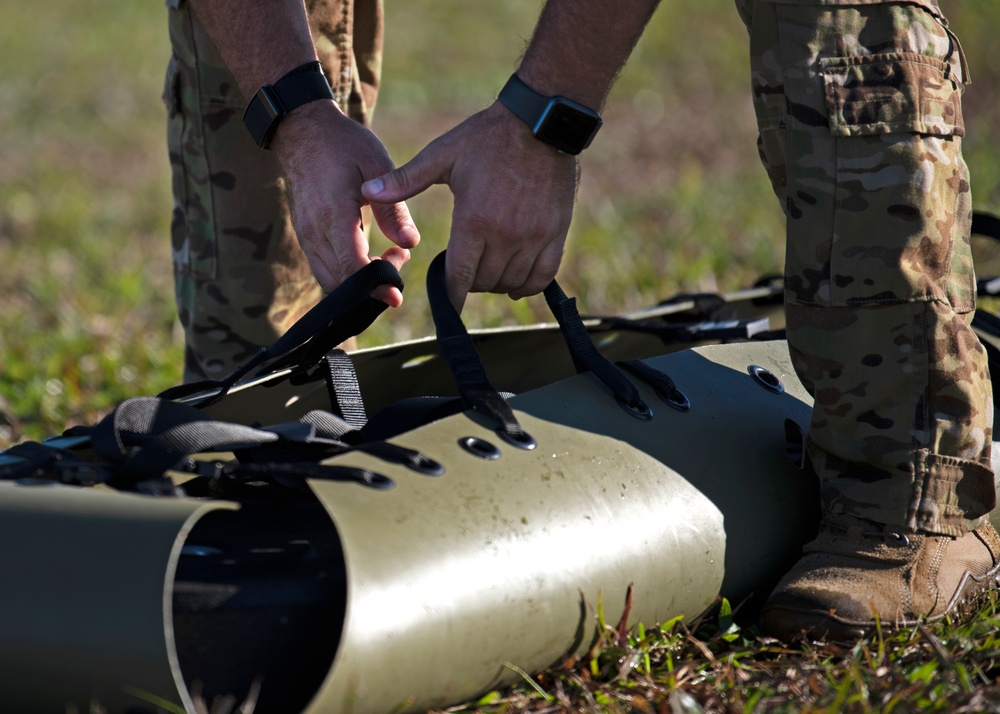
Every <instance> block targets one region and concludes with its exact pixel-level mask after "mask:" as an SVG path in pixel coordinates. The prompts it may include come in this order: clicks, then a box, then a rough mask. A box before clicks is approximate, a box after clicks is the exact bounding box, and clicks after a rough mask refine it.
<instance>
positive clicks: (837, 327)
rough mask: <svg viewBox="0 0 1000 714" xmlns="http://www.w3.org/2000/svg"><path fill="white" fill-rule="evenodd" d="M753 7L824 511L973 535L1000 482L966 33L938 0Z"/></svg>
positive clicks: (759, 107)
mask: <svg viewBox="0 0 1000 714" xmlns="http://www.w3.org/2000/svg"><path fill="white" fill-rule="evenodd" d="M736 3H737V7H738V9H739V11H740V14H741V16H742V18H743V20H744V21H745V22H746V24H747V27H748V29H749V31H750V45H751V52H750V54H751V73H752V87H753V97H754V107H755V111H756V114H757V120H758V126H759V129H760V140H759V146H760V153H761V157H762V159H763V161H764V164H765V166H766V168H767V171H768V174H769V176H770V178H771V182H772V184H773V186H774V189H775V192H776V193H777V194H778V198H779V200H780V201H781V202H782V205H783V206H784V210H785V213H786V218H787V257H786V266H785V277H786V289H785V299H786V311H787V324H788V341H789V348H790V351H791V355H792V360H793V362H794V364H795V368H796V371H797V373H798V375H799V377H800V378H801V379H802V381H803V383H804V384H805V385H806V386H807V387H808V388H809V390H810V392H811V394H812V395H813V396H814V398H815V408H814V412H813V419H812V424H811V428H810V434H809V451H810V456H811V460H812V463H813V465H814V466H815V468H816V471H817V473H818V474H819V476H820V479H821V483H822V492H823V500H824V508H825V510H827V511H828V512H834V513H837V512H849V513H852V514H854V515H857V516H861V517H864V518H869V519H871V520H874V521H878V522H881V523H887V524H894V525H901V526H906V527H911V528H919V529H921V530H925V531H930V532H936V533H942V534H950V535H956V534H960V533H963V532H965V531H966V530H967V529H968V528H970V527H973V526H975V525H978V524H979V523H981V522H983V520H985V518H986V514H988V512H989V511H990V510H991V509H992V508H993V506H994V504H995V494H994V481H993V473H992V471H991V469H990V448H991V442H992V413H993V404H992V391H991V385H990V378H989V373H988V369H987V361H986V355H985V352H984V350H983V348H982V346H981V345H980V343H979V341H978V339H977V338H976V335H975V334H974V333H973V332H972V330H971V329H970V327H969V323H970V320H971V318H972V312H973V310H974V307H975V276H974V273H973V265H972V256H971V252H970V244H969V231H970V221H971V213H972V205H971V197H970V189H969V176H968V171H967V168H966V165H965V162H964V160H963V158H962V150H961V146H962V144H961V142H962V135H963V134H964V127H963V122H962V113H961V103H960V94H961V92H962V91H963V86H964V85H963V83H964V82H965V81H966V79H967V78H966V77H965V76H964V73H965V71H966V69H965V62H964V57H963V56H962V52H961V49H960V46H959V44H958V42H957V40H956V38H955V37H954V35H953V34H952V33H951V32H950V31H949V30H948V29H947V24H946V21H945V19H944V18H943V17H942V15H941V13H940V10H939V9H938V7H937V4H936V1H935V0H919V1H911V2H878V1H877V0H875V1H874V2H873V1H872V0H868V2H865V3H861V2H858V1H856V2H853V3H852V2H838V1H837V0H833V1H831V0H825V1H821V0H736Z"/></svg>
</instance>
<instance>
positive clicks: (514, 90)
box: [497, 74, 604, 154]
mask: <svg viewBox="0 0 1000 714" xmlns="http://www.w3.org/2000/svg"><path fill="white" fill-rule="evenodd" d="M497 99H498V100H499V101H500V103H501V104H503V105H504V106H505V107H507V108H508V109H510V110H511V111H512V112H513V113H514V115H515V116H516V117H518V118H519V119H521V120H522V121H523V122H524V123H525V124H527V125H528V126H529V127H531V133H532V135H533V136H534V137H535V138H536V139H538V140H539V141H544V142H545V143H546V144H550V145H551V146H554V147H556V148H557V149H558V150H559V151H561V152H563V153H564V154H579V153H580V152H581V151H583V150H584V149H586V148H587V147H588V146H590V142H591V141H593V140H594V135H595V134H597V130H598V129H600V128H601V124H603V123H604V120H603V119H601V115H600V114H598V113H597V112H595V111H594V110H593V109H589V108H587V107H585V106H583V105H582V104H577V103H576V102H574V101H572V100H569V99H566V98H565V97H559V96H555V97H546V96H545V95H544V94H539V93H538V92H536V91H535V90H534V89H532V88H531V87H529V86H528V85H527V84H525V83H524V82H522V81H521V78H520V77H518V76H517V75H516V74H512V75H511V76H510V79H508V80H507V84H505V85H504V87H503V89H501V90H500V96H499V97H497Z"/></svg>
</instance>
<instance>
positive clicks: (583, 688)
mask: <svg viewBox="0 0 1000 714" xmlns="http://www.w3.org/2000/svg"><path fill="white" fill-rule="evenodd" d="M601 624H602V625H603V637H602V638H601V639H600V641H599V642H598V643H596V644H595V646H594V648H593V649H592V650H591V651H590V652H589V653H588V654H587V656H585V657H582V658H580V659H579V660H576V661H568V662H565V663H563V664H562V665H561V666H559V667H556V668H553V669H552V670H549V671H547V672H544V673H542V674H540V675H537V676H536V677H530V678H529V677H527V675H524V680H525V681H524V683H523V684H521V685H520V686H518V687H516V688H513V689H509V690H505V691H493V692H489V693H488V694H486V695H485V696H483V697H482V698H481V699H480V700H479V701H477V702H471V703H469V704H466V705H460V706H456V707H452V708H449V709H445V710H437V711H436V712H435V713H434V714H443V712H470V713H471V712H476V713H478V714H507V713H508V712H537V713H541V712H601V713H606V714H637V713H639V712H643V713H645V712H650V713H652V712H670V713H671V714H697V713H699V712H733V713H735V712H794V713H796V714H799V713H803V712H807V713H811V714H818V713H820V712H829V713H834V712H859V713H860V712H883V713H885V714H888V713H889V712H913V711H921V712H949V713H958V712H986V711H998V710H1000V684H998V675H1000V635H998V634H997V633H998V626H1000V619H998V613H997V603H996V602H995V601H990V602H989V603H987V604H986V605H985V606H984V607H983V609H982V611H981V612H980V613H979V616H978V617H976V618H975V619H974V620H973V621H971V622H970V623H968V624H965V625H962V626H958V627H956V626H952V625H949V624H945V623H939V624H934V625H919V626H916V627H912V628H905V629H902V630H899V631H896V632H888V631H882V630H879V632H878V633H877V634H876V635H875V636H873V637H871V638H870V639H868V640H862V641H859V642H857V643H855V644H853V645H844V644H839V645H838V644H831V643H825V642H809V643H805V644H801V645H795V646H788V645H785V644H782V643H781V642H779V641H777V640H774V639H771V638H767V637H762V636H761V635H760V634H759V633H757V632H756V631H755V630H754V629H753V628H752V627H747V628H744V627H741V626H740V625H739V624H738V623H737V622H735V621H734V618H733V613H732V609H731V608H730V606H729V603H728V602H726V601H725V600H722V601H721V602H720V603H719V604H718V605H717V606H716V607H715V608H714V610H713V611H712V612H711V613H710V614H709V615H706V616H704V617H702V618H700V619H699V620H697V621H695V622H690V623H685V622H684V621H683V620H679V619H678V620H674V621H671V622H668V623H664V624H662V625H660V626H659V627H656V628H652V629H650V630H648V631H647V630H646V628H644V627H643V626H642V625H641V624H640V625H636V626H634V627H631V628H626V627H623V626H622V624H623V623H617V625H615V626H612V625H610V624H608V623H603V622H602V623H601Z"/></svg>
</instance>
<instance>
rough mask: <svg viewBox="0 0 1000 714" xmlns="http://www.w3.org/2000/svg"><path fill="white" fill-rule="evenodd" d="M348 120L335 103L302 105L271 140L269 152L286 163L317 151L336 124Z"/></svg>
mask: <svg viewBox="0 0 1000 714" xmlns="http://www.w3.org/2000/svg"><path fill="white" fill-rule="evenodd" d="M340 119H345V120H347V121H353V120H351V119H349V118H348V117H347V116H346V115H345V114H344V113H343V112H342V111H341V110H340V105H338V104H337V103H336V102H335V101H333V100H332V99H331V100H323V101H315V102H309V103H308V104H303V105H302V106H300V107H297V108H296V109H293V110H292V111H290V112H289V113H288V114H287V115H286V116H285V118H284V119H282V121H281V124H279V125H278V127H277V129H276V130H275V132H274V135H273V136H272V137H271V144H270V149H271V150H272V151H273V152H274V153H275V154H277V156H278V159H279V160H280V161H282V163H285V162H286V160H287V159H289V158H291V157H296V156H299V157H301V156H302V155H303V154H310V153H313V152H315V150H316V147H317V146H319V145H320V142H322V141H323V139H324V137H325V136H326V135H327V134H329V132H330V129H331V126H332V124H333V123H334V122H336V121H338V120H340Z"/></svg>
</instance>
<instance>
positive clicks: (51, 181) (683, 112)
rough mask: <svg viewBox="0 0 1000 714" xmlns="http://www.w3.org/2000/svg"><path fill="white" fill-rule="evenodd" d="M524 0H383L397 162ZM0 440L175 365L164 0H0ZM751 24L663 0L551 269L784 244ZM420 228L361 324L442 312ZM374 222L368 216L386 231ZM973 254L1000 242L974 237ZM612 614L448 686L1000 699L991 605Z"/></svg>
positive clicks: (995, 254) (683, 696)
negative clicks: (835, 629) (802, 632)
mask: <svg viewBox="0 0 1000 714" xmlns="http://www.w3.org/2000/svg"><path fill="white" fill-rule="evenodd" d="M952 5H953V7H949V8H948V11H949V12H950V13H951V19H952V24H953V26H954V27H955V29H956V30H957V31H958V33H959V34H960V35H961V36H962V37H963V41H964V43H965V49H966V52H967V54H968V56H969V60H970V65H971V70H972V76H973V80H974V81H973V85H972V86H971V88H970V90H969V92H968V94H967V96H966V119H967V123H968V127H969V132H968V137H967V140H966V154H967V159H968V161H969V163H970V167H971V170H972V174H973V181H974V192H975V196H976V202H977V205H978V206H979V207H980V208H983V209H989V210H994V211H1000V122H998V121H997V110H998V107H1000V65H997V63H996V62H995V61H994V60H995V58H996V57H997V56H998V54H1000V52H998V50H1000V47H998V45H1000V36H998V35H997V32H996V28H997V27H998V26H1000V3H997V2H996V1H995V0H966V2H963V3H953V4H952ZM538 6H539V3H538V2H537V0H494V1H493V2H491V3H490V4H489V13H490V20H491V21H485V13H486V10H484V6H482V5H480V4H476V3H463V2H459V0H438V1H437V2H417V1H415V0H411V1H410V2H405V3H403V2H389V3H387V17H388V27H387V42H388V53H387V55H386V61H385V75H386V84H385V87H384V91H383V93H382V95H381V97H380V100H379V107H378V111H377V113H376V119H375V129H376V131H377V133H379V135H380V136H381V137H382V138H383V140H384V141H385V143H386V145H387V146H388V148H389V150H390V153H391V155H392V156H393V157H394V158H395V159H396V161H397V162H400V163H401V162H403V161H405V160H407V159H408V158H409V157H410V156H412V155H413V154H414V153H415V152H416V151H418V150H419V149H420V148H421V147H422V146H423V144H424V143H426V142H427V141H428V140H429V139H431V138H432V137H433V136H436V135H437V134H439V133H441V132H442V131H444V130H446V129H447V128H449V127H450V126H452V125H453V124H454V123H455V122H457V121H459V120H461V119H462V118H463V117H464V116H467V115H468V114H471V113H473V112H474V111H476V110H478V109H479V108H481V107H482V106H484V105H485V104H486V103H488V102H489V101H490V99H491V98H492V96H494V94H495V92H496V90H497V89H498V88H499V86H500V85H501V84H502V83H503V81H504V80H505V79H506V77H507V75H508V74H509V72H510V71H511V69H512V67H513V66H514V65H515V63H516V59H517V56H518V55H519V53H520V51H521V49H522V47H523V43H524V41H525V39H526V38H527V37H528V36H529V34H530V32H531V28H532V25H533V22H534V17H535V15H536V13H537V8H538ZM0 17H3V18H4V21H3V22H2V23H0V68H2V71H0V99H2V101H0V135H2V136H3V139H4V141H3V148H2V149H0V159H2V160H0V266H2V272H0V305H2V309H0V448H5V447H6V446H9V445H10V444H12V443H16V442H18V441H21V440H23V439H39V438H43V437H45V436H48V435H51V434H54V433H58V432H60V431H62V430H63V428H65V427H66V426H68V425H71V424H73V423H81V422H82V423H91V422H93V421H95V420H96V419H97V418H99V417H100V416H101V415H102V414H103V413H105V412H106V411H107V410H108V409H109V408H110V407H111V406H113V405H114V404H116V403H118V402H119V401H121V400H122V399H124V398H126V397H130V396H136V395H140V394H153V393H156V392H158V391H160V390H162V389H163V388H166V387H168V386H171V385H173V384H175V383H176V382H177V381H178V380H179V379H180V373H181V353H182V338H181V335H180V333H179V330H178V329H177V326H176V319H175V314H174V306H173V295H172V290H173V288H172V282H171V278H170V272H171V268H170V258H169V247H168V246H169V243H168V235H169V214H170V203H171V199H170V195H169V175H168V165H167V159H166V151H165V148H164V110H163V107H162V104H161V102H160V99H159V96H160V87H161V83H162V76H163V71H164V69H165V65H166V60H167V57H168V52H169V48H168V43H167V39H166V32H165V10H164V8H163V3H145V2H143V3H137V2H133V3H121V2H118V3H104V2H98V1H97V0H53V1H52V2H49V3H42V4H40V5H37V6H36V5H26V4H24V3H18V2H14V0H0ZM745 54H746V39H745V31H744V29H743V28H742V26H741V25H740V23H739V21H738V19H737V17H736V14H735V12H734V10H733V7H732V2H731V0H673V2H670V3H664V5H663V7H661V9H660V10H659V11H658V14H657V16H656V17H655V18H654V20H653V23H652V24H651V26H650V28H649V30H648V31H647V33H646V35H645V36H644V38H643V39H642V41H641V42H640V44H639V46H638V47H637V49H636V52H635V55H634V56H633V58H632V61H631V62H630V64H629V66H628V67H627V69H626V71H625V72H624V73H623V74H622V77H621V78H620V81H619V82H618V84H617V86H616V88H615V90H614V92H613V94H612V97H611V100H610V103H609V107H608V110H607V111H606V126H605V128H604V129H603V130H602V133H601V135H600V137H599V139H598V141H597V142H596V143H595V145H594V146H593V147H592V149H590V150H588V152H587V154H586V155H585V157H584V159H583V178H582V182H581V186H580V193H579V203H578V207H577V211H576V215H575V218H574V223H573V226H572V228H571V234H570V241H569V247H568V252H567V255H566V259H565V262H564V265H563V268H562V270H561V272H560V276H559V277H560V282H561V283H562V284H563V287H564V288H565V289H566V290H567V292H569V293H570V294H574V295H577V296H578V297H579V300H580V303H581V309H582V310H584V311H585V312H590V313H600V312H615V311H624V310H629V309H633V308H637V307H642V306H646V305H650V304H652V303H655V302H657V301H659V300H660V299H662V298H664V297H668V296H670V295H672V294H673V293H675V292H677V291H679V290H687V291H691V290H728V289H734V288H738V287H743V286H746V285H748V284H750V283H752V282H753V281H754V280H755V279H756V278H757V277H759V276H760V275H762V274H764V273H770V272H775V271H777V270H779V269H780V266H781V264H782V258H783V248H782V241H783V238H782V236H783V230H782V221H781V217H780V214H779V212H778V208H777V206H776V205H775V201H774V198H773V195H772V193H771V190H770V187H769V186H768V184H767V180H766V178H765V176H764V174H763V171H762V170H761V168H760V166H759V162H758V158H757V155H756V149H755V146H754V137H755V129H754V125H753V119H752V114H751V111H750V105H749V98H748V96H747V95H748V92H747V84H748V80H747V76H746V70H745V68H744V66H743V65H744V58H745ZM410 205H411V209H412V211H413V213H414V216H415V218H416V220H417V221H418V223H419V225H420V226H421V229H422V232H423V235H424V247H423V248H422V249H421V250H419V251H417V252H416V253H415V255H414V259H413V261H412V262H411V264H410V265H409V266H408V267H407V269H406V276H407V278H408V288H407V304H406V306H405V307H404V308H403V309H402V310H399V311H395V312H394V313H392V314H388V315H386V316H384V317H383V318H382V319H380V321H379V323H378V324H377V325H376V326H375V327H374V328H373V329H372V330H371V331H370V332H369V333H366V334H365V335H363V336H362V344H363V345H371V344H381V343H387V342H393V341H398V340H402V339H407V338H410V337H418V336H423V335H426V334H430V333H431V332H432V328H431V323H430V317H429V310H428V309H427V306H426V298H425V296H424V295H423V287H422V278H423V274H424V269H425V268H426V265H427V264H428V263H429V261H430V259H431V258H432V257H433V255H434V254H435V253H436V252H437V251H438V250H440V249H441V248H443V247H444V245H445V242H446V237H447V235H448V230H449V224H450V220H449V215H450V205H451V204H450V196H449V195H448V193H447V191H446V190H445V189H442V188H433V189H431V190H430V191H428V192H427V193H426V194H425V195H423V196H420V197H418V198H416V199H414V200H413V201H411V202H410ZM376 242H377V240H376ZM975 248H976V253H977V259H978V261H979V271H980V273H981V274H983V275H997V274H1000V250H997V247H996V246H994V245H991V244H988V243H984V242H977V243H976V246H975ZM542 306H543V302H542V301H540V300H526V301H520V302H518V303H511V302H510V301H508V300H506V299H505V298H501V297H496V296H474V297H473V298H472V299H471V300H470V302H469V305H468V307H467V310H466V313H465V314H466V316H467V322H468V324H469V325H470V326H492V325H498V324H504V323H509V322H531V321H535V320H538V319H541V318H543V317H544V316H545V315H544V313H543V307H542ZM647 624H649V625H650V626H649V629H648V631H644V630H639V629H627V628H618V629H620V630H621V631H622V632H627V634H626V635H624V636H622V634H621V633H620V632H618V631H616V630H614V629H607V630H606V635H607V636H606V637H605V638H604V639H603V640H602V642H601V643H600V646H599V647H598V648H597V650H595V652H594V653H593V654H592V656H591V657H589V658H585V659H582V660H580V661H578V662H574V663H567V664H566V665H565V666H564V667H562V668H557V669H554V670H552V671H550V672H546V673H544V674H542V675H540V676H538V677H531V678H530V681H526V682H525V683H524V685H523V686H521V687H518V688H515V689H513V690H506V691H503V692H497V693H493V694H491V695H489V698H490V699H491V701H489V702H483V703H471V704H469V705H466V706H463V707H461V708H460V710H462V711H477V710H478V711H482V712H510V711H565V710H587V711H609V712H632V711H636V712H646V711H670V712H696V711H700V710H701V709H704V710H706V711H763V710H772V709H774V710H783V709H784V710H789V711H791V710H795V711H840V710H848V711H912V710H915V709H919V710H932V711H933V710H942V711H954V712H958V711H981V710H988V709H1000V695H998V693H997V688H996V681H995V679H996V676H997V669H996V664H995V661H996V657H997V653H998V652H1000V642H998V639H997V635H996V634H995V633H996V631H997V626H998V624H1000V623H998V621H997V614H996V611H995V609H994V608H993V606H992V605H991V606H990V608H988V609H987V610H984V612H983V613H982V614H981V615H980V617H979V618H977V619H976V620H975V621H974V622H973V623H971V624H970V625H966V626H963V627H950V626H947V625H940V626H935V627H931V628H926V629H914V630H908V631H905V632H901V633H897V634H894V635H891V636H889V635H886V636H884V637H882V638H879V639H875V640H873V641H870V642H862V643H859V644H858V645H857V646H856V647H853V648H850V647H848V648H839V647H834V646H830V645H822V644H820V645H808V646H805V647H804V648H801V649H800V648H785V647H782V646H780V645H779V644H778V643H775V642H773V641H768V640H766V639H762V638H760V637H758V636H757V635H756V634H755V632H754V631H753V629H752V628H742V627H739V626H738V625H735V624H734V623H733V622H732V621H731V617H730V615H729V614H725V612H724V611H723V610H720V611H719V612H717V613H716V614H715V615H714V616H712V617H710V618H708V619H705V620H704V621H702V622H699V623H684V622H678V623H672V624H667V625H663V626H661V627H658V628H654V627H653V626H652V625H653V623H647Z"/></svg>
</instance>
